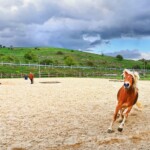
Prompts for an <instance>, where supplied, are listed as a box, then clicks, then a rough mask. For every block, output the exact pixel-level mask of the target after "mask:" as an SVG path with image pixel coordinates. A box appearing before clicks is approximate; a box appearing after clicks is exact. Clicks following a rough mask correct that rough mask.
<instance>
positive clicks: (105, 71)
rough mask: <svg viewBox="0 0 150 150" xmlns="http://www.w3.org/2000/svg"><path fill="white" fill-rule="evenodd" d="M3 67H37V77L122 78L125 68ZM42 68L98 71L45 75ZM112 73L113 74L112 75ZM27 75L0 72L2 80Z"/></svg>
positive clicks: (143, 70) (149, 71) (144, 70)
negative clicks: (121, 74) (121, 73)
mask: <svg viewBox="0 0 150 150" xmlns="http://www.w3.org/2000/svg"><path fill="white" fill-rule="evenodd" d="M0 65H1V66H27V67H37V69H38V70H37V73H35V77H102V76H103V77H106V78H107V77H116V76H120V74H116V72H117V71H118V73H120V72H122V70H123V69H124V68H104V67H89V66H63V65H61V66H56V65H53V64H51V65H43V64H30V63H28V64H24V63H18V64H17V63H8V62H0ZM42 67H50V68H62V69H63V68H64V69H65V68H69V69H83V70H84V69H96V72H95V71H90V72H88V73H87V72H84V71H81V70H80V71H78V72H76V73H73V72H72V73H70V74H69V73H65V72H63V71H62V72H61V73H50V72H49V73H43V72H42V71H41V69H40V68H42ZM134 70H135V71H138V72H139V73H140V74H141V75H142V76H145V74H147V75H148V76H150V70H149V69H134ZM110 71H111V73H110ZM25 74H28V73H25V72H24V73H23V72H22V73H1V72H0V78H23V77H24V75H25Z"/></svg>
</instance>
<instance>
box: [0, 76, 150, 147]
mask: <svg viewBox="0 0 150 150" xmlns="http://www.w3.org/2000/svg"><path fill="white" fill-rule="evenodd" d="M0 82H1V85H0V150H7V149H8V150H63V149H64V150H78V149H79V150H84V149H86V150H99V149H100V150H101V149H102V150H111V149H114V150H117V149H120V150H123V149H128V150H137V149H138V150H139V149H143V150H148V149H150V94H149V92H150V81H140V82H139V84H138V85H139V100H140V102H142V104H143V110H138V109H137V108H136V106H135V107H134V108H133V110H132V111H131V113H130V115H129V118H128V120H127V122H126V125H125V127H124V131H123V132H122V133H119V132H118V131H117V127H118V125H119V123H118V122H116V124H115V126H114V130H115V132H114V133H111V134H109V133H107V128H108V126H109V124H110V121H111V118H112V115H113V111H114V109H115V105H116V94H117V91H118V89H119V87H120V86H121V85H122V82H114V81H110V80H107V79H89V78H81V79H80V78H50V79H48V78H47V79H35V84H33V85H31V84H30V82H29V80H27V81H26V80H24V79H1V80H0ZM41 82H42V83H41ZM47 82H48V83H47Z"/></svg>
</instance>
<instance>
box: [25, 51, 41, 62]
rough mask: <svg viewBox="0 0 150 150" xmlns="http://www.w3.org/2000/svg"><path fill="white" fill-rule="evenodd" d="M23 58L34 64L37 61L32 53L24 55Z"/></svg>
mask: <svg viewBox="0 0 150 150" xmlns="http://www.w3.org/2000/svg"><path fill="white" fill-rule="evenodd" d="M24 58H25V59H27V60H32V61H34V62H35V61H37V60H38V57H37V56H36V55H35V54H34V53H33V52H32V51H30V52H27V53H26V54H25V55H24Z"/></svg>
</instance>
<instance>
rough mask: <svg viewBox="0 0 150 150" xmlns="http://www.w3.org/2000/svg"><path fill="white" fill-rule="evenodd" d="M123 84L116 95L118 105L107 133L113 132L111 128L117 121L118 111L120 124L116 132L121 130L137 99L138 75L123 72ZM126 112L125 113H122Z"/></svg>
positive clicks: (127, 71)
mask: <svg viewBox="0 0 150 150" xmlns="http://www.w3.org/2000/svg"><path fill="white" fill-rule="evenodd" d="M123 77H124V84H123V86H122V87H121V88H120V89H119V91H118V94H117V99H118V103H117V106H116V109H115V113H114V116H113V121H112V122H111V124H110V127H109V128H108V133H111V132H113V129H112V126H113V124H114V122H115V121H116V119H117V115H118V112H119V111H120V116H121V118H122V120H121V124H120V126H119V127H118V131H120V132H121V131H122V130H123V126H124V124H125V121H126V119H127V117H128V113H129V112H130V111H131V109H132V107H133V105H134V104H135V103H136V102H137V99H138V88H137V81H138V79H139V75H138V73H137V72H131V71H129V70H127V69H125V70H124V71H123ZM125 110H126V112H125V113H123V112H124V111H125Z"/></svg>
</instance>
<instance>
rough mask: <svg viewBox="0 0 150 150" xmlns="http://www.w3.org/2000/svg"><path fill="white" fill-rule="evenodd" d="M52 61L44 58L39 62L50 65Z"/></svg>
mask: <svg viewBox="0 0 150 150" xmlns="http://www.w3.org/2000/svg"><path fill="white" fill-rule="evenodd" d="M52 63H53V61H52V60H50V59H44V60H42V61H41V62H40V64H42V65H50V64H52Z"/></svg>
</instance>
